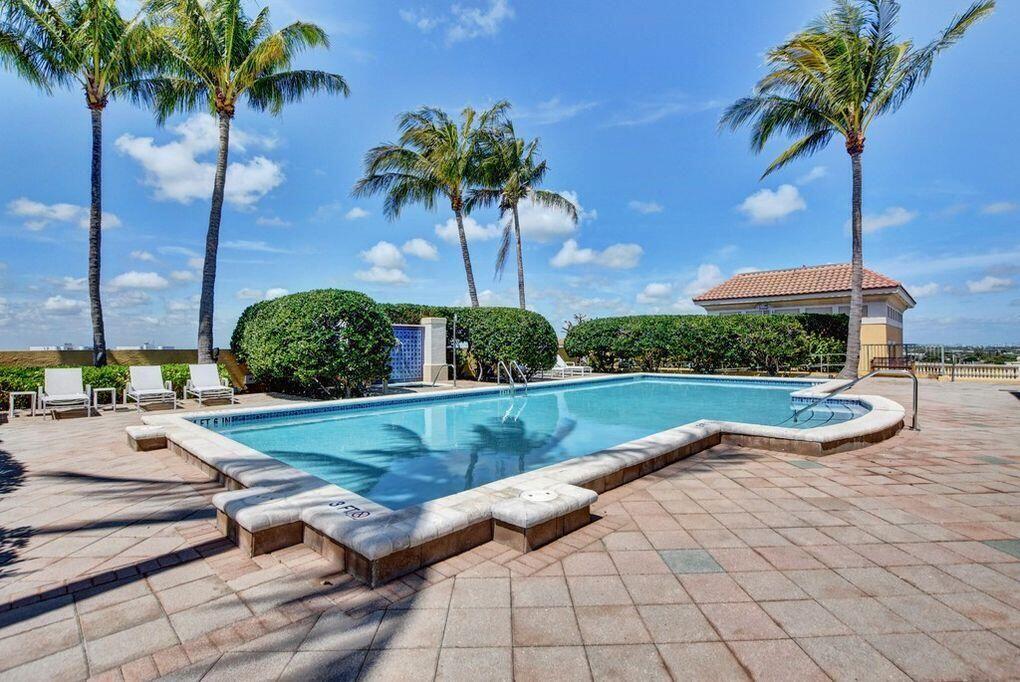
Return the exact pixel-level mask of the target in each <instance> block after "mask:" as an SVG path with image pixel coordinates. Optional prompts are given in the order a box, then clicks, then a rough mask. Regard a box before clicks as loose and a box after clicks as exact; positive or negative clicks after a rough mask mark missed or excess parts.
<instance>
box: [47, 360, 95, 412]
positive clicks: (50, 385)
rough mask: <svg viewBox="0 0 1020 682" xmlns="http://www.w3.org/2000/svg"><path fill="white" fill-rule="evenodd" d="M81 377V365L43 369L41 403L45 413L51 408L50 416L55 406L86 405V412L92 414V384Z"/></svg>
mask: <svg viewBox="0 0 1020 682" xmlns="http://www.w3.org/2000/svg"><path fill="white" fill-rule="evenodd" d="M84 383H85V382H84V381H83V380H82V378H81V368H80V367H65V368H60V369H47V370H44V371H43V384H44V385H43V386H39V388H38V390H39V404H40V405H41V406H42V411H43V414H44V415H45V414H46V408H47V407H49V408H50V417H52V416H53V408H54V407H84V408H85V413H86V414H88V415H89V416H90V417H91V416H92V386H85V385H84Z"/></svg>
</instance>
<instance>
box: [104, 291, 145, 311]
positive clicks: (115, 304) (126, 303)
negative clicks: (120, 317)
mask: <svg viewBox="0 0 1020 682" xmlns="http://www.w3.org/2000/svg"><path fill="white" fill-rule="evenodd" d="M151 300H152V297H151V296H149V295H148V294H147V293H145V292H144V291H139V290H137V289H133V290H128V291H120V292H117V293H116V294H114V295H113V296H110V297H109V298H108V299H107V300H106V303H107V304H108V305H109V306H110V307H111V308H118V309H122V308H134V307H136V306H140V305H144V304H146V303H148V302H149V301H151Z"/></svg>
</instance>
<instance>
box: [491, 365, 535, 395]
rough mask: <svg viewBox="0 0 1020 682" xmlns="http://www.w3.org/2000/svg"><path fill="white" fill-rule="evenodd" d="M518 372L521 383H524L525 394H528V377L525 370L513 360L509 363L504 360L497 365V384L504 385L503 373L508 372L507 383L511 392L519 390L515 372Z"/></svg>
mask: <svg viewBox="0 0 1020 682" xmlns="http://www.w3.org/2000/svg"><path fill="white" fill-rule="evenodd" d="M514 369H516V370H517V374H518V375H519V376H520V377H521V381H523V382H524V392H525V393H527V392H528V375H527V374H526V373H525V372H524V368H523V367H521V364H520V363H519V362H517V361H516V360H511V361H510V362H509V363H507V362H504V361H502V360H500V361H499V363H498V364H497V365H496V383H497V384H502V383H503V372H504V371H505V372H506V378H507V383H509V385H510V392H511V393H512V392H514V391H516V390H517V382H516V381H514V373H513V370H514Z"/></svg>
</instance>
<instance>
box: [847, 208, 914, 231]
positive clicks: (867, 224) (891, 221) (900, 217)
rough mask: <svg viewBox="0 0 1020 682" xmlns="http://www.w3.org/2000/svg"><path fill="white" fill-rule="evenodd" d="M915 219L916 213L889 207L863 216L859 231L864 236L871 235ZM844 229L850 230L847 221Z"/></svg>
mask: <svg viewBox="0 0 1020 682" xmlns="http://www.w3.org/2000/svg"><path fill="white" fill-rule="evenodd" d="M916 217H917V211H908V210H907V209H905V208H903V207H902V206H891V207H889V208H887V209H885V210H884V211H882V212H881V213H878V214H874V215H866V216H864V217H863V218H862V219H861V230H863V231H864V234H871V233H872V232H878V231H879V230H884V229H885V228H887V227H899V226H900V225H906V224H907V223H909V222H910V221H911V220H913V219H914V218H916ZM846 228H847V229H850V222H849V221H847V223H846Z"/></svg>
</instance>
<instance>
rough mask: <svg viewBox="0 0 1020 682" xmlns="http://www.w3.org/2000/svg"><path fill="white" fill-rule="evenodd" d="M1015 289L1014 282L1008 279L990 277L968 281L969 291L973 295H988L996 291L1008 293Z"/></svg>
mask: <svg viewBox="0 0 1020 682" xmlns="http://www.w3.org/2000/svg"><path fill="white" fill-rule="evenodd" d="M1012 288H1013V280H1012V279H1009V278H1008V277H993V276H992V275H988V276H987V277H982V278H981V279H979V280H976V281H974V280H968V281H967V291H969V292H970V293H972V294H988V293H992V292H995V291H1006V290H1007V289H1012Z"/></svg>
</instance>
